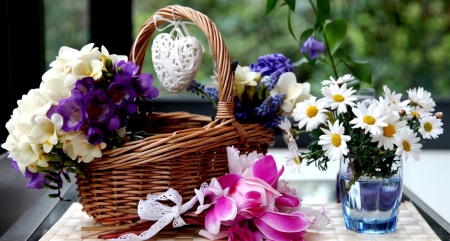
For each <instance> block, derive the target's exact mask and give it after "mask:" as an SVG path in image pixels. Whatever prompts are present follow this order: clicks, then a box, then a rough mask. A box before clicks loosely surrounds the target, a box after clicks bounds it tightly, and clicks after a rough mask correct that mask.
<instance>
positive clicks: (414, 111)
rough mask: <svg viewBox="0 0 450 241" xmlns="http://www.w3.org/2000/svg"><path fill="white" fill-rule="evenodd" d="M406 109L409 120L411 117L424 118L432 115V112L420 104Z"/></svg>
mask: <svg viewBox="0 0 450 241" xmlns="http://www.w3.org/2000/svg"><path fill="white" fill-rule="evenodd" d="M405 111H406V119H407V120H411V119H414V118H415V119H420V118H424V117H427V116H431V115H432V113H431V112H429V111H427V110H426V109H424V108H421V107H419V106H413V107H410V108H408V109H405Z"/></svg>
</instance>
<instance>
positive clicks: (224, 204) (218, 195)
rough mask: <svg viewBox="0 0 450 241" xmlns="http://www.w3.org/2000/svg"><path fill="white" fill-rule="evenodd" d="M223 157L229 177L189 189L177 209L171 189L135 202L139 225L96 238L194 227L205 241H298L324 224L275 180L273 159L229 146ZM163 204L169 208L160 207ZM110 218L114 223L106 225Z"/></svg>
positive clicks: (177, 198)
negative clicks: (186, 198)
mask: <svg viewBox="0 0 450 241" xmlns="http://www.w3.org/2000/svg"><path fill="white" fill-rule="evenodd" d="M227 154H228V164H229V173H228V174H225V175H223V176H220V177H216V178H212V180H211V182H210V183H203V184H202V187H201V188H199V189H194V190H193V192H195V196H194V197H193V198H192V199H191V200H189V201H188V202H186V203H184V204H182V197H181V196H180V194H179V193H178V192H177V191H176V190H174V189H169V190H167V192H165V193H163V194H160V195H152V194H149V195H148V196H147V200H141V201H140V202H139V206H138V209H137V213H138V217H139V218H140V219H141V221H140V222H137V223H136V225H134V226H131V227H127V228H124V229H120V230H118V231H113V232H111V231H106V232H105V233H104V234H100V236H99V237H100V238H104V239H109V240H148V239H149V238H151V237H153V236H154V235H156V234H157V233H158V232H159V231H160V230H162V229H164V228H172V226H173V227H174V228H176V227H182V226H184V225H196V226H200V228H201V230H200V232H199V235H202V236H204V237H206V238H208V239H210V240H218V239H222V238H226V237H228V240H249V241H251V240H303V237H304V236H305V235H306V233H307V229H312V230H322V229H324V228H325V226H326V225H327V224H328V223H329V219H328V217H327V215H326V214H325V210H324V209H323V208H321V209H313V208H311V207H305V206H302V205H301V199H300V198H299V197H297V194H296V190H295V189H293V188H290V187H289V186H288V183H287V182H285V181H284V180H280V176H281V175H282V174H283V171H284V167H281V169H278V168H277V164H276V162H275V160H274V158H273V156H271V155H267V156H264V155H263V154H260V153H257V152H256V151H253V152H251V153H246V154H241V153H240V152H239V150H238V149H236V148H234V147H233V146H229V147H227ZM165 200H170V201H172V202H173V204H174V205H172V206H166V205H165V204H166V203H165V202H164V201H165ZM126 218H127V217H126V216H125V217H120V219H121V220H124V219H126ZM129 218H135V216H129ZM114 219H119V218H110V220H109V221H112V220H114ZM95 228H96V227H92V230H93V231H94V230H95ZM100 228H104V227H100ZM102 230H103V231H104V230H105V229H102Z"/></svg>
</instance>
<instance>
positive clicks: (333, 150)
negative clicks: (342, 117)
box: [319, 120, 351, 161]
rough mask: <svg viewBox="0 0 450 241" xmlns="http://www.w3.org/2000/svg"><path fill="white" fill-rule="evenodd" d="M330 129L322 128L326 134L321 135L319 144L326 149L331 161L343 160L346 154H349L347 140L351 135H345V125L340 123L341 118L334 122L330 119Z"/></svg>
mask: <svg viewBox="0 0 450 241" xmlns="http://www.w3.org/2000/svg"><path fill="white" fill-rule="evenodd" d="M328 127H329V130H327V129H324V128H320V129H321V130H322V131H323V132H324V133H325V135H321V136H320V137H319V139H320V140H319V145H321V146H322V150H324V151H325V155H327V156H328V159H330V160H331V161H337V160H341V159H342V158H343V157H344V155H347V154H348V151H349V150H348V148H347V142H348V141H350V140H351V138H350V136H347V135H344V131H345V129H344V127H343V126H342V124H340V125H339V120H336V122H334V124H331V122H330V121H328Z"/></svg>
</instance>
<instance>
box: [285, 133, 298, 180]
mask: <svg viewBox="0 0 450 241" xmlns="http://www.w3.org/2000/svg"><path fill="white" fill-rule="evenodd" d="M288 150H289V151H287V152H286V156H285V157H284V158H285V159H287V160H286V166H287V167H290V169H291V172H292V173H294V172H295V171H297V172H298V173H300V164H301V163H302V162H301V159H300V152H299V151H298V146H297V143H296V142H295V140H292V141H289V143H288Z"/></svg>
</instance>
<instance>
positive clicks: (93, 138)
mask: <svg viewBox="0 0 450 241" xmlns="http://www.w3.org/2000/svg"><path fill="white" fill-rule="evenodd" d="M86 139H87V141H88V142H89V143H91V144H92V145H98V144H100V143H102V141H103V130H102V129H101V128H100V127H97V126H89V127H88V129H87V131H86Z"/></svg>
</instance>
